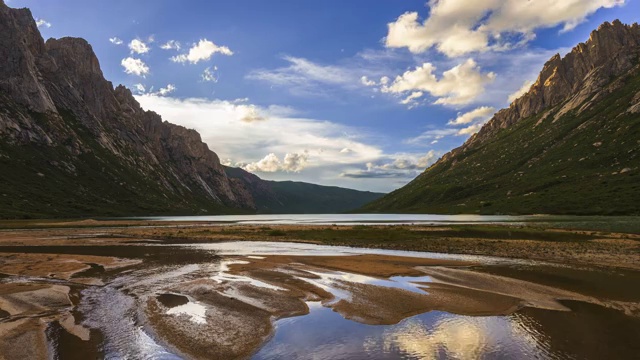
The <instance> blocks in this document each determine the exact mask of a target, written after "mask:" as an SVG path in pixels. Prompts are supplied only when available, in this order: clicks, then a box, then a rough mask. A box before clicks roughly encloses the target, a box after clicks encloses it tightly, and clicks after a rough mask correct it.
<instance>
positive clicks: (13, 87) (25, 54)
mask: <svg viewBox="0 0 640 360" xmlns="http://www.w3.org/2000/svg"><path fill="white" fill-rule="evenodd" d="M45 53H46V49H45V46H44V41H43V39H42V36H40V32H39V31H38V26H37V25H36V23H35V21H34V19H33V16H32V15H31V11H30V10H29V9H12V8H9V7H8V6H6V5H5V4H4V2H2V3H0V59H2V61H3V64H2V66H0V90H1V91H3V92H5V93H7V94H10V95H11V97H12V98H14V99H15V100H16V101H17V102H18V103H20V104H23V105H26V106H27V107H28V108H30V109H31V110H33V111H37V112H49V111H51V112H55V110H56V109H55V106H54V104H53V100H52V99H51V97H50V96H49V94H48V93H47V91H46V89H45V88H44V86H43V84H42V82H41V79H42V74H41V73H40V71H39V70H38V65H39V64H40V63H46V62H47V59H43V54H45Z"/></svg>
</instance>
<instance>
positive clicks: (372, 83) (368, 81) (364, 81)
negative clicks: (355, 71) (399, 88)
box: [360, 76, 377, 86]
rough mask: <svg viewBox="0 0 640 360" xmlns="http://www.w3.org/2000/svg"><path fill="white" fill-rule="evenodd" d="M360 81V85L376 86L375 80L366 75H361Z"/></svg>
mask: <svg viewBox="0 0 640 360" xmlns="http://www.w3.org/2000/svg"><path fill="white" fill-rule="evenodd" d="M360 82H361V83H362V85H364V86H376V85H377V84H376V82H375V81H373V80H371V79H369V78H368V77H366V76H363V77H361V78H360Z"/></svg>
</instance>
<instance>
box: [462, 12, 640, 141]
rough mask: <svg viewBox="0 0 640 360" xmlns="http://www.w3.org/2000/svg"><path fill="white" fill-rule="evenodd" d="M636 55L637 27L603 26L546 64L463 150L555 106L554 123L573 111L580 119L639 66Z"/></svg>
mask: <svg viewBox="0 0 640 360" xmlns="http://www.w3.org/2000/svg"><path fill="white" fill-rule="evenodd" d="M639 55H640V25H638V24H633V25H625V24H622V23H621V22H620V21H619V20H615V21H614V22H613V23H608V22H605V23H604V24H602V25H600V27H599V28H598V29H597V30H594V31H593V32H591V35H590V37H589V39H588V40H587V41H586V42H584V43H580V44H578V45H577V46H576V47H574V48H573V49H572V50H571V52H570V53H569V54H567V55H566V56H565V57H564V58H561V57H560V54H556V55H555V56H553V57H552V58H551V59H549V61H547V63H546V64H545V65H544V67H543V68H542V71H541V72H540V75H539V76H538V79H537V80H536V82H535V83H534V84H533V85H531V88H530V89H529V91H528V92H527V93H525V94H524V95H522V96H521V97H520V98H518V99H516V100H515V101H514V102H513V103H512V104H511V105H510V106H509V107H508V108H506V109H503V110H500V111H499V112H498V113H497V114H495V116H494V117H493V119H491V120H490V121H489V122H488V123H487V124H486V125H485V126H484V127H483V128H482V129H481V130H480V131H479V132H478V133H477V134H476V135H474V136H473V137H472V138H470V139H469V141H468V142H467V144H466V146H471V145H473V144H475V143H478V142H482V141H483V140H485V139H490V138H491V137H492V136H493V135H494V134H495V133H496V132H497V130H499V129H504V128H507V127H509V126H511V125H513V124H514V123H516V122H518V120H520V119H525V118H527V117H529V116H532V115H537V114H539V113H542V112H544V111H545V110H550V109H553V108H554V107H555V106H557V105H559V104H562V106H561V108H560V109H555V110H556V111H555V113H554V114H553V115H554V119H558V118H560V117H561V116H562V115H564V114H566V113H568V112H569V111H572V110H576V111H577V114H580V113H581V112H583V111H585V110H587V109H589V108H590V107H591V106H592V105H593V104H595V103H596V102H597V101H598V100H599V99H600V98H602V97H603V96H604V95H605V94H606V93H607V92H608V93H610V92H612V91H614V90H616V89H615V86H613V87H609V88H608V89H607V92H602V91H601V90H603V88H604V87H605V86H607V85H609V83H610V82H611V80H612V79H615V78H616V77H619V76H620V75H623V74H625V73H626V72H628V71H629V70H630V69H631V68H633V67H635V66H638V56H639ZM620 85H621V84H617V86H618V87H619V86H620ZM546 115H549V114H545V116H546Z"/></svg>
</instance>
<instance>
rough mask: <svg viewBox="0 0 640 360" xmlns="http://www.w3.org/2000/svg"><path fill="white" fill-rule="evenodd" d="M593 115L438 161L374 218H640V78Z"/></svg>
mask: <svg viewBox="0 0 640 360" xmlns="http://www.w3.org/2000/svg"><path fill="white" fill-rule="evenodd" d="M616 81H621V82H622V83H623V84H624V85H623V86H622V87H621V88H619V89H618V90H616V91H614V92H612V93H611V94H609V95H608V96H605V97H603V98H601V99H600V100H599V101H598V102H597V103H595V104H593V105H592V106H591V107H590V108H589V109H588V110H586V111H584V112H582V113H580V114H579V115H578V114H576V113H575V112H570V113H567V114H564V115H563V116H561V117H560V118H559V119H557V120H556V121H554V116H555V113H556V112H557V111H558V110H559V109H560V108H561V107H562V105H563V104H560V105H559V106H558V107H556V108H555V109H552V110H551V113H550V114H549V115H548V116H546V117H544V118H543V117H542V114H539V115H536V116H532V117H530V118H527V119H523V120H521V121H519V122H518V123H516V124H514V125H512V126H511V127H508V128H506V129H502V130H500V131H499V132H498V133H497V134H496V135H495V136H494V137H493V138H492V139H490V140H488V141H483V142H481V143H478V144H475V145H473V146H472V147H470V148H468V149H466V150H465V151H463V152H460V153H458V154H457V155H456V156H453V157H450V158H448V159H446V160H443V161H440V162H438V163H436V164H435V165H434V166H432V167H430V168H429V169H427V170H426V171H425V172H424V173H423V174H421V175H420V176H418V177H417V178H416V179H415V180H413V181H412V182H411V183H409V184H408V185H406V186H405V187H403V188H401V189H398V190H396V191H394V192H392V193H390V194H389V195H387V196H385V197H383V198H381V199H379V200H377V201H374V202H372V203H371V204H368V205H366V206H365V207H364V208H363V209H362V210H364V211H366V212H413V213H480V214H532V213H545V214H581V215H584V214H603V215H616V214H629V215H637V214H640V114H637V113H636V114H632V113H629V112H627V109H628V107H629V104H630V103H631V100H632V98H633V97H634V96H635V95H636V94H637V93H638V90H640V74H638V73H637V72H636V74H635V75H632V76H629V77H627V78H623V79H616Z"/></svg>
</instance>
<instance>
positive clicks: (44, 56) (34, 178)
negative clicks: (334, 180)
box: [0, 0, 382, 218]
mask: <svg viewBox="0 0 640 360" xmlns="http://www.w3.org/2000/svg"><path fill="white" fill-rule="evenodd" d="M0 59H2V63H0V217H4V218H21V217H76V216H123V215H127V216H131V215H160V214H176V215H178V214H189V215H192V214H219V213H255V212H262V213H273V212H302V213H317V212H343V211H347V210H350V209H353V208H357V207H360V206H362V205H364V204H365V203H367V202H370V201H372V200H374V199H376V198H378V197H380V196H381V195H382V194H379V193H372V192H363V191H356V190H350V189H342V188H335V187H324V186H319V185H313V184H307V183H294V182H273V181H265V180H262V179H260V178H259V177H257V176H255V175H253V174H250V173H248V172H246V171H244V170H242V169H238V168H228V167H225V166H223V165H222V164H221V163H220V160H219V158H218V156H217V155H216V154H215V153H214V152H213V151H211V150H210V149H209V148H208V146H207V145H206V144H205V143H204V142H202V139H201V137H200V135H199V134H198V133H197V132H196V131H195V130H191V129H187V128H185V127H182V126H178V125H174V124H171V123H168V122H166V121H163V120H162V118H161V117H160V116H159V115H158V114H156V113H154V112H152V111H145V110H143V109H142V108H141V107H140V105H139V103H138V102H137V101H136V100H135V98H134V97H133V95H132V93H131V91H130V90H129V89H127V88H126V87H124V86H122V85H119V86H116V87H114V86H113V84H112V83H111V82H109V81H107V80H105V78H104V76H103V73H102V71H101V69H100V63H99V62H98V59H97V57H96V55H95V53H94V52H93V49H92V48H91V45H89V44H88V43H87V42H86V41H85V40H83V39H80V38H71V37H65V38H61V39H48V40H47V41H46V42H45V41H44V40H43V38H42V36H41V35H40V32H39V31H38V27H37V25H36V22H35V21H34V19H33V16H32V14H31V12H30V11H29V10H28V9H14V8H10V7H8V6H7V5H6V4H5V3H4V1H2V0H0Z"/></svg>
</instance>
